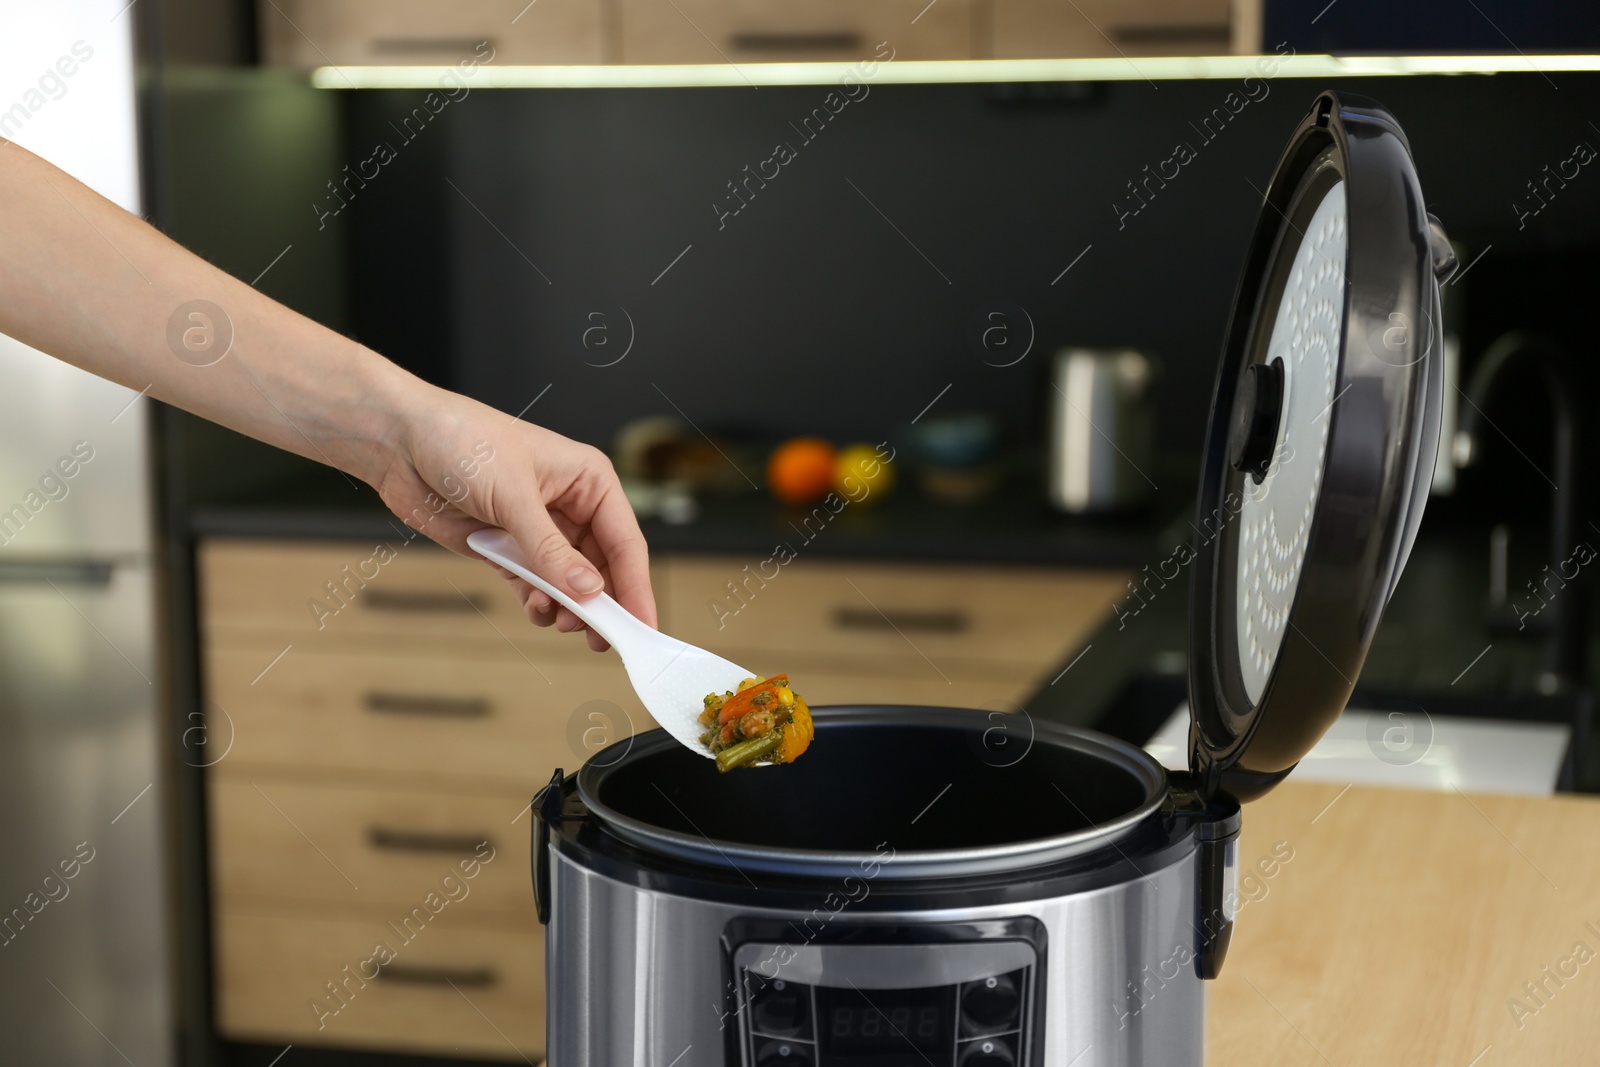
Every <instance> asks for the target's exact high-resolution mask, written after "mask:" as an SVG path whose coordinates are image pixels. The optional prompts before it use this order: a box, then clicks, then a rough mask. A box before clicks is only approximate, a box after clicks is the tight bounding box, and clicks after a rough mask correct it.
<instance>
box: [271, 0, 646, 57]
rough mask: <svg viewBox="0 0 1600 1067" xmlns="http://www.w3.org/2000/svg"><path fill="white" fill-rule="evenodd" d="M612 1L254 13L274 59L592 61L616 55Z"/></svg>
mask: <svg viewBox="0 0 1600 1067" xmlns="http://www.w3.org/2000/svg"><path fill="white" fill-rule="evenodd" d="M609 2H610V0H534V2H532V3H529V2H528V0H450V2H449V3H440V2H439V0H272V2H271V3H263V4H261V5H259V7H258V9H257V13H256V18H257V20H258V25H259V28H260V40H261V60H262V62H263V63H265V64H268V65H270V66H280V67H343V66H352V67H360V66H409V65H427V66H443V65H450V64H455V63H459V62H462V61H467V60H473V59H479V60H482V59H483V58H484V57H485V56H486V55H492V56H493V59H492V62H494V63H496V64H519V65H520V64H561V65H567V64H591V63H605V62H609V61H612V60H614V59H615V56H614V55H611V54H609V53H610V52H611V51H612V50H611V49H609V48H608V47H607V38H608V36H609V34H608V31H607V28H606V19H605V12H606V9H607V7H608V5H609ZM663 2H665V0H663ZM668 10H671V8H670V7H668ZM485 43H487V45H488V48H487V49H483V50H482V51H480V50H479V48H480V46H481V45H483V44H485ZM490 49H492V50H493V51H492V52H490V51H489V50H490Z"/></svg>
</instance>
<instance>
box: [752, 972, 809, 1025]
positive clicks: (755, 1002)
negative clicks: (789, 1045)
mask: <svg viewBox="0 0 1600 1067" xmlns="http://www.w3.org/2000/svg"><path fill="white" fill-rule="evenodd" d="M751 1006H752V1010H753V1012H754V1016H753V1018H752V1020H751V1021H752V1022H753V1023H754V1029H755V1031H756V1032H757V1033H759V1034H770V1035H771V1036H773V1037H802V1036H808V1035H809V1029H810V1023H811V990H810V989H809V988H808V987H807V986H803V985H795V984H794V983H793V982H785V981H782V980H781V979H780V980H779V981H776V982H773V983H772V984H770V985H768V986H765V987H764V988H762V989H761V990H760V991H758V992H757V993H755V995H754V996H753V997H752V998H751Z"/></svg>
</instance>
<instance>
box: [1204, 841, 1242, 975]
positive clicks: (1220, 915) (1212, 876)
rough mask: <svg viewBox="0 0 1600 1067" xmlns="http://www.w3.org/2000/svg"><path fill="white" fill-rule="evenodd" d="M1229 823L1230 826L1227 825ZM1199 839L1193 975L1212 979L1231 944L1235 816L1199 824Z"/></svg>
mask: <svg viewBox="0 0 1600 1067" xmlns="http://www.w3.org/2000/svg"><path fill="white" fill-rule="evenodd" d="M1230 824H1231V825H1230ZM1195 836H1196V837H1197V838H1198V839H1199V840H1198V845H1199V855H1198V856H1197V857H1196V859H1197V860H1198V867H1199V878H1200V884H1199V885H1198V886H1197V887H1196V888H1197V892H1196V894H1195V906H1196V911H1197V915H1196V920H1197V921H1196V923H1195V928H1196V930H1197V932H1198V934H1199V941H1198V944H1196V946H1195V954H1194V960H1195V962H1194V966H1195V973H1196V974H1197V975H1199V976H1200V977H1201V978H1215V977H1216V976H1217V975H1219V974H1221V973H1222V961H1223V960H1224V959H1226V958H1227V955H1228V945H1229V944H1230V943H1231V942H1232V941H1233V916H1234V912H1235V911H1236V910H1237V909H1238V905H1239V892H1238V885H1239V816H1238V814H1237V810H1236V813H1235V814H1234V816H1233V818H1232V819H1218V820H1216V821H1214V822H1206V823H1202V824H1201V825H1200V826H1199V827H1198V828H1197V829H1196V834H1195Z"/></svg>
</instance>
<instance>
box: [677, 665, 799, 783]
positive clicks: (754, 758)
mask: <svg viewBox="0 0 1600 1067" xmlns="http://www.w3.org/2000/svg"><path fill="white" fill-rule="evenodd" d="M700 725H701V726H704V727H705V728H706V732H705V733H704V734H703V735H702V736H701V738H700V741H701V743H702V744H704V745H705V746H706V747H707V748H708V749H710V750H711V752H712V754H713V755H715V756H716V758H717V770H719V771H724V772H726V771H731V770H733V769H734V768H736V767H749V766H752V765H755V764H760V763H793V762H794V761H795V760H796V759H798V758H799V756H800V754H801V753H802V752H804V751H805V750H806V747H807V746H809V745H810V744H811V738H812V737H813V736H814V735H815V733H816V730H815V727H814V726H813V725H812V723H811V710H810V709H809V708H807V707H806V702H805V701H804V700H802V699H801V698H800V696H799V694H798V693H796V692H795V691H794V690H793V689H791V688H790V687H789V676H788V675H787V674H775V675H773V676H772V677H771V678H746V679H745V680H744V681H742V682H740V683H739V688H738V689H737V690H729V691H727V692H725V693H722V694H720V695H719V694H717V693H708V694H707V695H706V699H705V710H704V711H703V712H701V713H700Z"/></svg>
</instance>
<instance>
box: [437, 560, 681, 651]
mask: <svg viewBox="0 0 1600 1067" xmlns="http://www.w3.org/2000/svg"><path fill="white" fill-rule="evenodd" d="M467 545H468V546H469V547H470V548H471V549H472V550H473V551H474V552H477V553H478V554H479V555H481V556H483V557H484V558H486V559H489V560H493V561H494V562H495V563H498V564H500V566H502V567H504V568H505V569H506V570H508V571H510V572H511V573H512V574H515V575H516V576H517V577H519V578H521V579H522V580H523V581H525V582H527V583H528V584H529V585H531V586H533V587H534V588H535V589H537V590H539V591H540V592H541V593H544V594H545V595H546V596H549V597H550V598H551V599H553V600H554V601H555V602H556V603H558V604H560V605H561V606H562V607H564V608H566V609H567V610H568V611H570V612H572V613H573V614H574V615H576V616H577V617H578V618H580V619H582V620H583V622H584V623H585V624H586V625H588V627H589V628H590V629H591V630H593V631H594V632H595V633H597V634H599V635H600V636H601V637H603V638H605V639H606V640H607V641H608V642H610V643H611V645H612V647H613V648H615V649H616V650H617V652H618V653H619V654H621V653H623V650H624V648H625V647H627V646H628V645H630V644H637V643H638V642H639V641H640V639H641V638H644V637H645V636H646V635H649V636H652V637H653V636H655V635H656V631H655V630H652V629H651V628H650V627H649V626H647V625H645V624H644V623H642V622H640V621H639V620H638V619H637V618H635V617H634V615H633V614H632V613H631V612H630V611H628V609H627V608H625V607H623V606H622V605H621V604H619V603H617V602H616V601H615V600H614V599H612V597H611V595H610V594H609V593H600V594H598V595H596V596H593V597H591V598H589V599H588V600H574V599H572V598H571V597H570V596H568V595H567V594H566V593H563V592H562V591H561V590H559V589H557V588H556V587H555V586H553V585H551V584H550V583H549V582H547V581H545V580H544V579H543V578H541V577H539V576H538V575H537V574H535V573H533V568H532V567H530V566H529V565H528V558H527V557H526V556H524V555H523V554H522V549H521V548H519V547H518V546H517V542H516V541H515V540H514V539H513V538H512V536H511V535H510V534H508V533H506V531H504V530H495V529H484V530H476V531H474V532H472V533H470V534H468V535H467Z"/></svg>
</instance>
